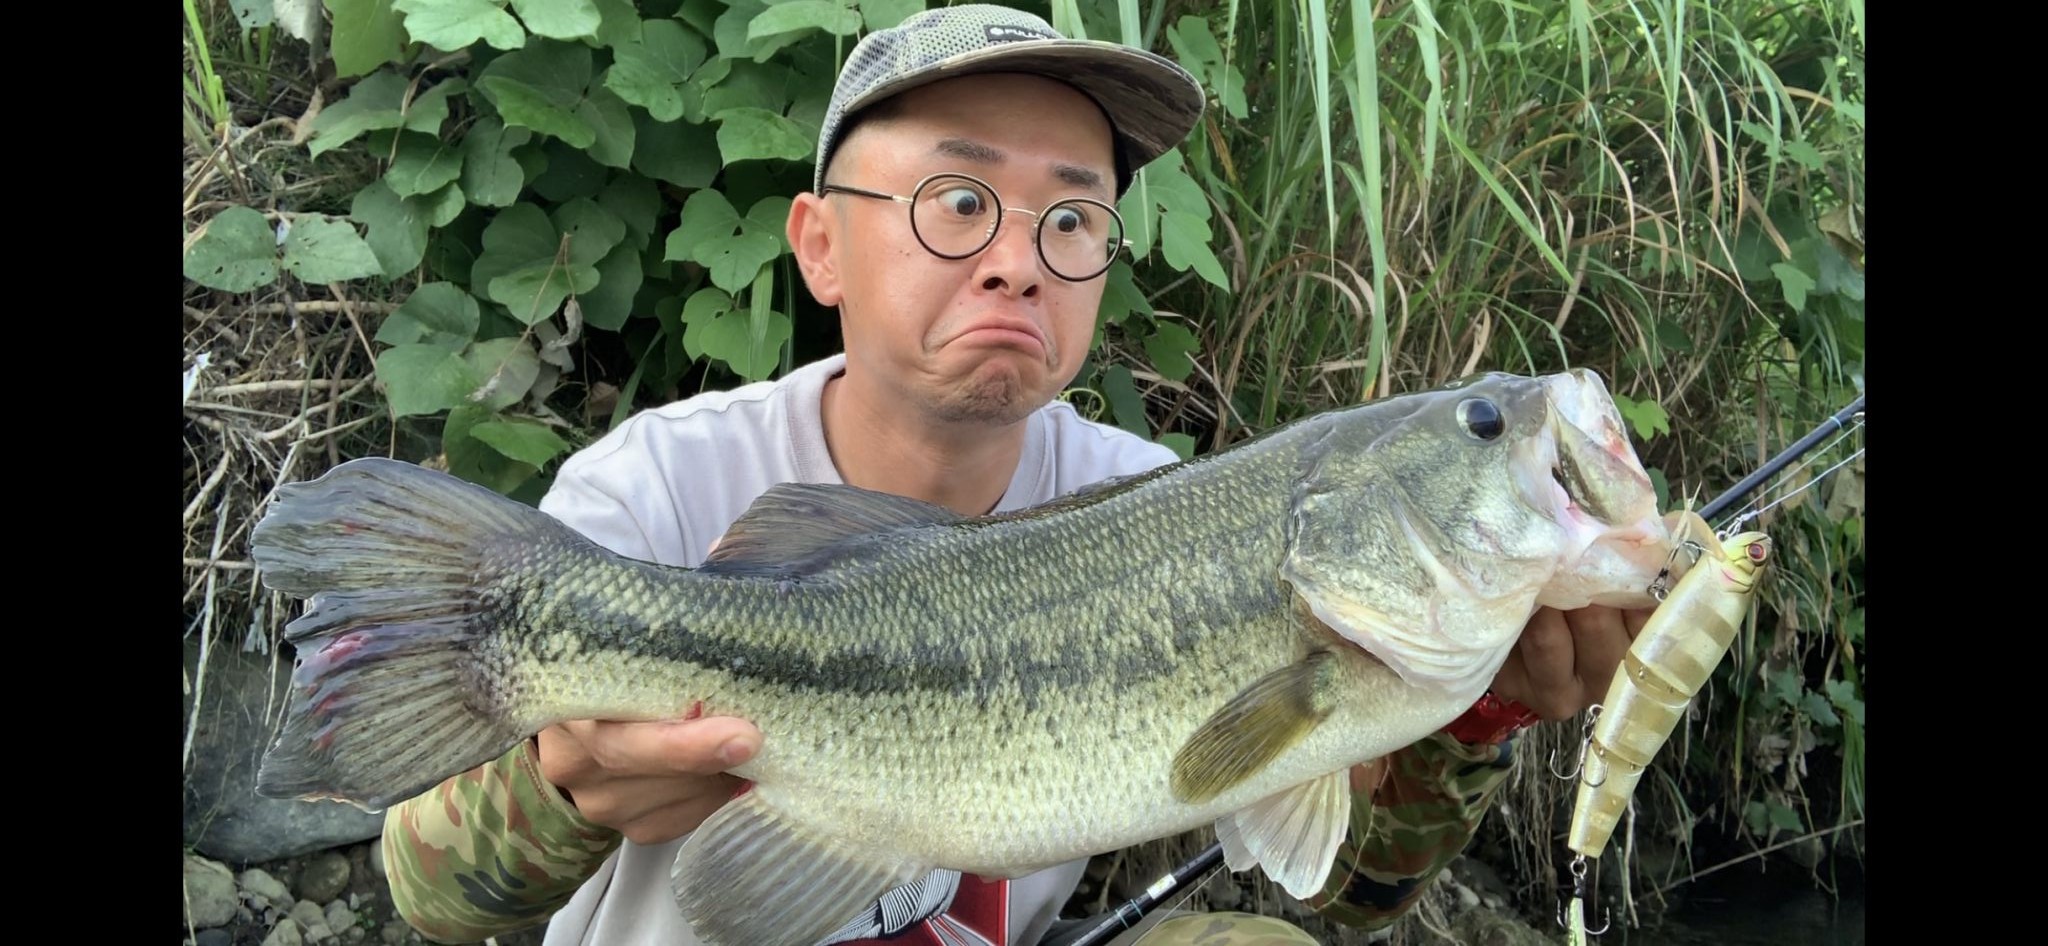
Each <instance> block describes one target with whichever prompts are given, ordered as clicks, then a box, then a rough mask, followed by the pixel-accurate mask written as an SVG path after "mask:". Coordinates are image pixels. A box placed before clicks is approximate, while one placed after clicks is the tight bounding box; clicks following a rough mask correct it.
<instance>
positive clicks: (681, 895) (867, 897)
mask: <svg viewBox="0 0 2048 946" xmlns="http://www.w3.org/2000/svg"><path fill="white" fill-rule="evenodd" d="M930 868H931V865H929V864H917V863H913V862H911V861H909V860H907V859H904V858H900V857H891V856H890V855H889V854H888V852H886V851H881V850H877V849H875V848H874V847H871V846H864V845H858V844H852V843H849V842H847V841H845V840H842V839H839V838H836V837H831V836H826V835H819V834H816V833H814V832H812V831H811V830H810V829H808V828H804V827H800V826H798V825H795V824H793V823H791V822H790V821H789V820H788V819H786V818H784V817H783V815H782V813H781V812H779V811H777V810H776V809H775V807H774V806H773V805H772V804H770V803H769V802H768V801H767V800H766V799H764V798H763V797H762V793H761V792H760V791H759V790H758V789H756V790H753V791H749V792H747V793H746V794H744V795H742V796H740V797H739V798H737V799H734V800H733V801H731V802H729V803H727V804H726V806H725V807H723V808H720V809H719V810H718V811H717V812H716V813H714V814H713V815H712V816H711V817H710V818H708V819H705V821H704V824H703V826H701V827H699V828H698V829H697V831H696V833H695V834H692V835H691V836H690V839H689V840H688V841H685V842H683V846H682V849H681V850H679V851H677V852H676V862H675V866H674V867H673V868H672V869H671V871H670V878H671V880H672V882H673V884H674V886H675V890H676V905H677V906H678V907H679V908H681V910H682V913H683V917H684V919H686V920H688V921H689V923H690V928H691V929H692V930H693V931H695V933H696V934H697V938H698V939H699V940H701V941H702V942H703V943H704V944H705V946H811V944H813V943H816V942H818V941H819V940H821V939H823V938H824V937H826V936H827V935H829V934H831V933H832V932H833V931H834V930H837V929H839V928H840V927H842V926H844V925H845V924H846V922H847V920H849V919H851V918H852V917H853V916H854V915H855V914H857V913H859V912H860V911H862V910H865V909H867V908H868V907H869V906H870V905H872V904H873V903H874V902H875V900H876V898H878V897H880V896H881V895H882V894H884V893H886V892H888V891H889V890H890V889H892V888H895V887H898V886H901V885H902V884H905V883H908V882H910V881H911V880H914V879H916V878H917V877H919V876H922V875H923V874H924V873H925V872H926V871H927V870H929V869H930Z"/></svg>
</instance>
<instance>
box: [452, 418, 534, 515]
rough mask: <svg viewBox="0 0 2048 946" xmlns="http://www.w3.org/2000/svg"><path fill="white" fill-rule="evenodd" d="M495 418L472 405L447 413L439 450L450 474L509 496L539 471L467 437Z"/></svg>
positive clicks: (475, 439)
mask: <svg viewBox="0 0 2048 946" xmlns="http://www.w3.org/2000/svg"><path fill="white" fill-rule="evenodd" d="M496 416H497V415H496V414H494V413H493V412H491V411H488V410H485V409H483V408H481V407H476V406H473V405H466V406H463V407H458V408H455V409H454V410H451V411H449V412H448V422H447V423H445V424H443V425H442V426H441V450H442V452H443V453H445V454H446V455H447V457H448V472H449V473H452V474H454V475H456V476H459V477H461V478H463V479H465V480H468V481H470V482H472V483H475V484H477V485H479V486H483V487H485V488H487V489H492V490H496V491H497V492H500V493H506V494H509V493H511V492H512V491H514V490H516V489H518V488H520V487H521V486H524V485H525V484H526V483H527V482H529V481H531V480H532V479H533V476H534V474H536V473H538V472H540V471H539V469H537V468H536V467H534V466H532V465H531V464H527V463H522V462H520V461H518V460H514V459H512V458H510V457H507V456H505V455H504V454H502V453H499V452H498V450H497V448H495V447H492V446H491V445H489V444H487V443H484V442H483V441H481V440H478V439H477V438H476V437H474V436H472V435H471V434H470V431H472V430H475V429H476V428H477V426H478V425H480V424H487V423H491V422H492V421H493V420H495V419H496Z"/></svg>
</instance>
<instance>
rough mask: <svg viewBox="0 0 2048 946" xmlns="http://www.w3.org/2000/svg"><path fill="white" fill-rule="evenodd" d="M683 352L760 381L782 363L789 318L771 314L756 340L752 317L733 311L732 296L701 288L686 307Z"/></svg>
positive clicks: (684, 311)
mask: <svg viewBox="0 0 2048 946" xmlns="http://www.w3.org/2000/svg"><path fill="white" fill-rule="evenodd" d="M682 318H683V325H684V329H683V349H684V351H686V352H687V353H688V354H689V356H690V357H692V358H696V357H699V356H701V355H709V356H711V357H713V358H716V359H718V360H719V361H722V362H725V363H726V364H727V365H729V366H731V367H732V370H733V372H734V373H736V374H738V375H739V376H740V377H742V378H745V379H747V380H749V381H759V380H761V379H763V378H766V377H768V375H769V373H771V372H773V371H774V370H775V367H776V366H777V365H779V364H781V361H782V345H783V343H785V342H787V341H789V337H790V324H789V316H786V315H783V314H782V313H780V312H769V313H768V314H767V323H766V325H765V326H764V329H765V330H764V332H763V333H762V337H761V338H760V339H759V340H758V341H757V340H756V339H755V338H754V333H753V328H752V326H751V325H750V324H749V323H750V320H749V314H748V313H746V312H743V311H739V310H737V309H735V308H733V300H732V297H731V296H728V295H726V294H725V293H724V292H721V291H719V290H717V289H710V288H706V289H699V290H697V292H696V293H695V294H694V295H692V296H690V301H689V302H687V303H685V304H684V305H683V316H682Z"/></svg>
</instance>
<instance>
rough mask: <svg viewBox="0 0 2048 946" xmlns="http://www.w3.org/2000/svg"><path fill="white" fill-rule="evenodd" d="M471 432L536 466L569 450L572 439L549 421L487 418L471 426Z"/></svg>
mask: <svg viewBox="0 0 2048 946" xmlns="http://www.w3.org/2000/svg"><path fill="white" fill-rule="evenodd" d="M469 435H470V436H472V437H475V438H476V439H478V440H481V441H483V442H484V443H486V444H489V445H490V446H491V448H492V449H495V450H497V451H498V452H499V453H502V454H504V455H506V456H508V457H511V458H512V459H514V460H518V461H520V462H522V463H529V464H532V465H534V466H546V465H547V462H548V461H549V460H552V459H554V458H555V457H557V456H560V455H561V454H562V453H563V452H565V451H567V450H568V449H569V442H568V441H566V440H563V439H562V438H561V437H559V436H556V435H555V432H554V431H552V430H550V429H548V427H547V426H546V425H545V424H536V423H532V422H529V421H522V420H493V421H485V422H484V423H481V424H478V425H476V426H474V427H471V428H470V429H469Z"/></svg>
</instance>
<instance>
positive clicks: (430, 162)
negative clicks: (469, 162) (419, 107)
mask: <svg viewBox="0 0 2048 946" xmlns="http://www.w3.org/2000/svg"><path fill="white" fill-rule="evenodd" d="M461 176H462V152H461V151H458V150H456V148H455V146H454V145H451V144H448V143H447V142H445V141H442V140H441V139H439V138H433V137H429V136H426V135H415V134H411V133H406V134H402V135H400V136H399V139H398V156H397V157H395V158H393V159H392V160H391V170H389V171H386V172H384V182H385V183H386V184H388V185H390V187H391V192H392V193H394V194H397V195H398V196H400V197H413V196H416V195H419V194H431V193H433V192H434V191H437V190H440V189H441V188H443V187H446V186H448V185H449V184H451V183H454V181H455V179H456V178H459V177H461Z"/></svg>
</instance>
